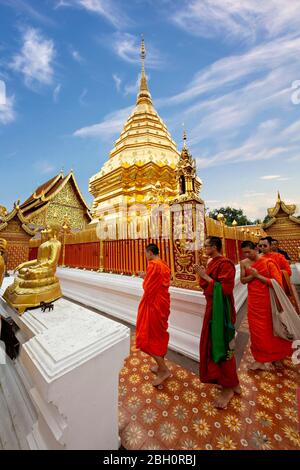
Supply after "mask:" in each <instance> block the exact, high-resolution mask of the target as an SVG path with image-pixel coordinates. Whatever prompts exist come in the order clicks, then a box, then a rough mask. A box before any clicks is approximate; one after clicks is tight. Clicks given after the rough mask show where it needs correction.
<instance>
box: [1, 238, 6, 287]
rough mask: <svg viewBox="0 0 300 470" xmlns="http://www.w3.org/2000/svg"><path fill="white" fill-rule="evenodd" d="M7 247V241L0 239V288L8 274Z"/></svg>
mask: <svg viewBox="0 0 300 470" xmlns="http://www.w3.org/2000/svg"><path fill="white" fill-rule="evenodd" d="M6 247H7V241H6V240H4V238H0V287H1V286H2V282H3V278H4V275H5V273H6V267H5V259H4V253H5V250H6Z"/></svg>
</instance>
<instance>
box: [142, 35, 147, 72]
mask: <svg viewBox="0 0 300 470" xmlns="http://www.w3.org/2000/svg"><path fill="white" fill-rule="evenodd" d="M145 57H146V48H145V40H144V34H143V33H142V40H141V59H142V67H143V68H144V61H145Z"/></svg>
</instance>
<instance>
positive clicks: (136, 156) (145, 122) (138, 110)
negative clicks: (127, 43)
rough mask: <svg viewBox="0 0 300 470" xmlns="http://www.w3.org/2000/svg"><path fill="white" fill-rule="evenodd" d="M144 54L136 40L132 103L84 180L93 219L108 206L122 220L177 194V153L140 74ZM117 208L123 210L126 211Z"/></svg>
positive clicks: (103, 212)
mask: <svg viewBox="0 0 300 470" xmlns="http://www.w3.org/2000/svg"><path fill="white" fill-rule="evenodd" d="M145 56H146V52H145V44H144V39H143V38H142V42H141V62H142V70H141V78H140V86H139V92H138V96H137V101H136V105H135V107H134V109H133V111H132V113H131V115H130V116H129V118H128V120H127V121H126V123H125V125H124V128H123V131H122V132H121V135H120V137H119V138H118V139H117V141H116V142H115V145H114V148H113V149H112V150H111V152H110V157H109V160H108V161H107V162H106V163H105V164H104V165H103V167H102V168H101V170H100V171H99V172H98V173H97V174H96V175H94V176H92V177H91V178H90V181H89V191H90V193H91V194H92V195H93V197H94V201H93V206H92V216H93V218H94V220H95V221H97V220H99V219H102V218H103V217H105V216H107V214H108V213H109V211H110V210H111V209H112V208H114V210H115V211H116V214H118V215H117V216H116V219H117V220H119V221H120V220H123V221H124V222H125V221H126V220H127V219H126V218H127V216H128V211H130V208H132V207H133V206H136V205H139V204H142V205H143V206H146V207H147V208H148V209H149V207H150V205H151V204H154V203H157V202H160V203H161V202H165V203H168V202H169V201H171V200H172V199H173V198H174V197H175V196H176V195H177V194H178V185H177V179H176V168H177V165H178V161H179V157H180V154H179V152H178V150H177V147H176V144H175V142H174V141H173V140H172V138H171V135H170V133H169V131H168V129H167V127H166V125H165V123H164V122H163V121H162V119H161V118H160V117H159V115H158V113H157V111H156V110H155V108H154V106H153V102H152V98H151V94H150V92H149V88H148V83H147V77H146V74H145ZM121 207H126V208H127V209H126V212H124V210H122V209H120V208H121ZM126 213H127V214H126ZM121 214H122V215H121Z"/></svg>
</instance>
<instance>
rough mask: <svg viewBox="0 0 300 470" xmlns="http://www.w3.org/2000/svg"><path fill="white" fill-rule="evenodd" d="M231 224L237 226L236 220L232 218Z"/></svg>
mask: <svg viewBox="0 0 300 470" xmlns="http://www.w3.org/2000/svg"><path fill="white" fill-rule="evenodd" d="M232 226H233V227H236V226H237V221H236V220H235V219H234V221H233V222H232Z"/></svg>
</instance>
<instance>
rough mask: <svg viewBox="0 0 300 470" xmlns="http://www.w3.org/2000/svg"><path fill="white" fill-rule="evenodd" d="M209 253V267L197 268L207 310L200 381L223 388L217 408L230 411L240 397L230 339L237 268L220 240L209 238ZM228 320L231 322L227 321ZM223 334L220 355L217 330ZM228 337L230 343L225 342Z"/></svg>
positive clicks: (203, 328) (232, 332)
mask: <svg viewBox="0 0 300 470" xmlns="http://www.w3.org/2000/svg"><path fill="white" fill-rule="evenodd" d="M204 246H205V252H206V255H207V256H208V257H209V261H208V263H207V267H206V268H205V267H204V266H200V265H195V266H194V269H195V272H196V273H197V274H199V276H200V287H202V289H203V292H204V295H205V298H206V309H205V315H204V319H203V326H202V331H201V339H200V380H201V382H204V383H214V384H218V385H219V386H220V387H221V394H220V396H219V397H218V398H217V400H216V401H215V406H216V407H217V408H221V409H223V408H226V406H227V405H228V403H229V401H230V400H231V399H232V398H233V396H234V394H235V393H237V394H240V393H241V389H240V386H239V379H238V376H237V371H236V361H235V357H234V351H233V350H232V346H231V344H232V343H228V341H227V342H226V339H228V328H227V329H226V327H225V324H227V326H228V323H230V325H229V326H230V327H231V329H232V331H231V333H230V335H231V336H233V337H234V328H233V325H234V323H235V320H236V312H235V307H234V297H233V289H234V284H235V266H234V264H233V263H232V261H230V260H229V259H228V258H225V257H224V256H222V254H221V251H222V240H221V239H220V238H219V237H208V238H207V239H206V241H205V245H204ZM226 316H227V318H226ZM213 324H214V325H215V324H216V325H217V328H218V329H219V331H220V330H222V335H223V333H224V335H223V338H222V337H221V336H219V337H218V338H217V339H218V341H219V345H220V342H221V343H222V341H223V344H222V348H221V350H223V351H224V352H225V354H223V356H222V354H221V355H220V354H219V355H218V351H216V345H217V341H216V340H215V338H216V337H215V336H214V327H213V326H212V325H213ZM225 337H226V339H225Z"/></svg>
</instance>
